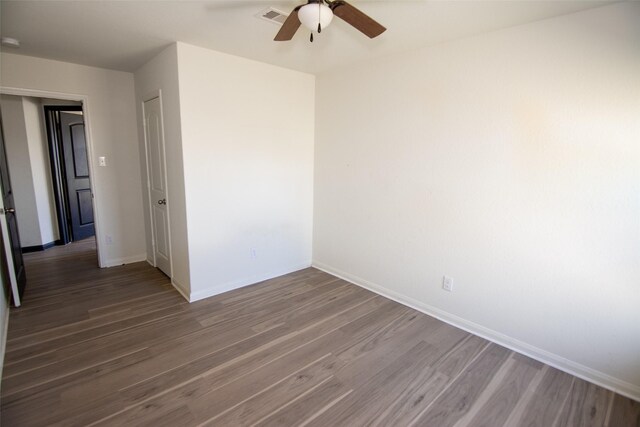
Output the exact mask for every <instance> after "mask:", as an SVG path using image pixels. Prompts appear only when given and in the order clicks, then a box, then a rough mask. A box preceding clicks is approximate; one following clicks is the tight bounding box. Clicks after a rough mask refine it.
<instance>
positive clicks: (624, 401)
mask: <svg viewBox="0 0 640 427" xmlns="http://www.w3.org/2000/svg"><path fill="white" fill-rule="evenodd" d="M609 426H611V427H615V426H629V427H640V402H636V401H633V400H631V399H629V398H628V397H624V396H620V395H619V394H617V395H616V396H615V397H614V399H613V406H612V408H611V416H610V419H609Z"/></svg>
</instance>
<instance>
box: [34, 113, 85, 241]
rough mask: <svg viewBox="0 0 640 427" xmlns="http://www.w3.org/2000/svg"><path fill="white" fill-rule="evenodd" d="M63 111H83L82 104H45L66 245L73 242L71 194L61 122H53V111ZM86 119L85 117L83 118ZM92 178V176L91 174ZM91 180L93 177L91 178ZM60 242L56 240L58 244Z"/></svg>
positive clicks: (60, 226) (55, 190) (60, 227)
mask: <svg viewBox="0 0 640 427" xmlns="http://www.w3.org/2000/svg"><path fill="white" fill-rule="evenodd" d="M63 111H82V106H81V105H45V106H44V119H45V125H46V128H47V129H46V130H47V139H48V143H49V163H50V166H51V179H52V182H53V196H54V199H55V202H56V216H57V220H58V233H59V236H60V238H59V242H60V244H63V245H66V244H67V243H69V242H71V241H72V240H71V234H72V233H71V226H70V224H69V208H68V206H69V194H67V191H66V189H65V187H64V180H65V177H64V172H65V171H64V169H65V168H66V165H65V166H63V164H64V162H63V161H61V155H62V154H61V153H62V140H61V135H59V134H57V133H56V131H58V133H59V129H58V127H57V125H58V124H59V123H53V122H52V121H51V120H52V116H53V114H52V113H53V112H58V113H59V112H63ZM83 114H84V113H83ZM82 119H83V121H84V117H83V118H82ZM86 139H87V137H86V132H85V145H86ZM89 178H91V176H89ZM89 182H91V179H89ZM57 243H58V242H56V244H57Z"/></svg>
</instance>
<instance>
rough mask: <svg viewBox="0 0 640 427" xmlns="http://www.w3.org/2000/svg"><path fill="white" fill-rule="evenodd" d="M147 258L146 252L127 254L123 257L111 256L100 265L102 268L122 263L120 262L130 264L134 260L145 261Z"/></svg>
mask: <svg viewBox="0 0 640 427" xmlns="http://www.w3.org/2000/svg"><path fill="white" fill-rule="evenodd" d="M146 260H147V254H146V253H144V254H138V255H132V256H128V257H124V258H111V259H108V260H106V261H105V263H104V265H103V266H102V267H103V268H105V267H116V266H118V265H122V264H131V263H134V262H141V261H146Z"/></svg>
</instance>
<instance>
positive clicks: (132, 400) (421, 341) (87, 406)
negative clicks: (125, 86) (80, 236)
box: [1, 240, 640, 427]
mask: <svg viewBox="0 0 640 427" xmlns="http://www.w3.org/2000/svg"><path fill="white" fill-rule="evenodd" d="M26 264H27V276H28V287H27V291H26V294H25V298H24V305H23V306H22V307H20V308H18V309H12V310H11V314H10V322H9V335H8V342H7V352H6V356H5V365H4V372H3V378H2V385H1V396H2V399H1V400H2V401H1V403H2V408H1V409H2V425H3V426H50V425H78V426H80V425H82V426H86V425H112V426H127V425H149V426H165V425H166V426H189V425H211V426H240V425H261V426H267V425H271V426H276V425H277V426H293V425H297V426H302V425H304V426H322V427H325V426H360V425H376V426H411V425H415V426H436V427H441V426H454V425H455V426H492V427H496V426H503V425H504V426H544V427H551V426H603V425H604V426H612V427H617V426H620V427H624V426H639V425H640V404H639V403H637V402H634V401H631V400H629V399H627V398H624V397H622V396H620V395H617V394H614V393H612V392H610V391H608V390H605V389H603V388H601V387H598V386H595V385H593V384H590V383H588V382H586V381H583V380H581V379H578V378H575V377H573V376H571V375H568V374H566V373H563V372H560V371H558V370H556V369H554V368H551V367H549V366H546V365H544V364H541V363H539V362H536V361H534V360H532V359H529V358H527V357H524V356H522V355H519V354H517V353H514V352H513V351H510V350H507V349H506V348H503V347H501V346H499V345H496V344H493V343H490V342H488V341H486V340H484V339H482V338H479V337H477V336H474V335H471V334H469V333H466V332H464V331H462V330H460V329H457V328H454V327H452V326H449V325H447V324H445V323H442V322H440V321H438V320H436V319H434V318H432V317H429V316H427V315H424V314H422V313H419V312H417V311H415V310H412V309H410V308H407V307H404V306H402V305H400V304H397V303H395V302H393V301H390V300H388V299H385V298H383V297H381V296H377V295H376V294H373V293H371V292H369V291H366V290H364V289H361V288H359V287H357V286H355V285H352V284H349V283H347V282H345V281H343V280H341V279H338V278H336V277H333V276H331V275H328V274H326V273H323V272H321V271H318V270H315V269H313V268H309V269H305V270H301V271H298V272H295V273H292V274H288V275H286V276H282V277H279V278H276V279H273V280H268V281H266V282H263V283H259V284H257V285H253V286H249V287H245V288H242V289H239V290H236V291H232V292H228V293H225V294H223V295H219V296H216V297H213V298H209V299H206V300H203V301H199V302H196V303H193V304H188V303H187V302H185V301H184V300H183V298H182V297H181V296H180V295H179V294H178V293H177V292H176V291H175V290H174V289H173V288H172V287H171V285H170V284H169V281H168V279H167V277H165V276H164V275H163V274H162V273H160V272H159V271H158V270H156V269H154V268H152V267H150V266H149V265H148V264H147V263H144V262H143V263H136V264H130V265H126V266H121V267H113V268H108V269H98V268H96V254H95V246H94V244H93V242H92V241H91V240H88V241H84V242H78V243H75V244H72V245H69V246H67V247H56V248H53V249H50V250H48V251H46V252H42V253H34V254H29V255H27V256H26Z"/></svg>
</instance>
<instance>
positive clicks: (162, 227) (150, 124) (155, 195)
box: [143, 96, 171, 277]
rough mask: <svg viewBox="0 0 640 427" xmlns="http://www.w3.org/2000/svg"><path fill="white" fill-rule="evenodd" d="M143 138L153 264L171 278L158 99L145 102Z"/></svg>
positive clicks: (165, 176)
mask: <svg viewBox="0 0 640 427" xmlns="http://www.w3.org/2000/svg"><path fill="white" fill-rule="evenodd" d="M143 113H144V139H145V149H146V154H147V187H148V189H149V204H150V207H149V208H150V209H149V210H150V214H151V233H152V238H151V241H152V243H153V263H154V265H155V266H156V267H158V268H159V269H160V270H162V271H163V272H164V273H165V274H166V275H167V276H169V277H171V241H170V237H169V236H170V235H169V199H168V194H167V163H166V158H165V149H164V132H163V129H164V128H163V122H162V103H161V100H160V96H156V97H154V98H151V99H149V100H147V101H145V102H144V104H143Z"/></svg>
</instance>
